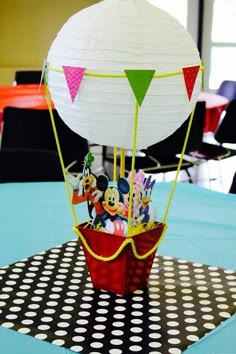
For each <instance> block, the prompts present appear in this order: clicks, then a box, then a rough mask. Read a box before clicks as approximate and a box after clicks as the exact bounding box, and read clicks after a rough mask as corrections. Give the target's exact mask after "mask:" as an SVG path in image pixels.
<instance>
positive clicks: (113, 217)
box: [102, 177, 129, 236]
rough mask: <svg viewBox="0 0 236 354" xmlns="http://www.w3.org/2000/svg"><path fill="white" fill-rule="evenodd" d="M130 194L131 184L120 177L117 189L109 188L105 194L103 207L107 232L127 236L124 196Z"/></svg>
mask: <svg viewBox="0 0 236 354" xmlns="http://www.w3.org/2000/svg"><path fill="white" fill-rule="evenodd" d="M128 193H129V182H128V181H127V179H126V178H124V177H120V178H119V179H118V181H117V187H115V186H109V187H108V188H107V189H106V190H105V191H104V193H103V197H102V206H103V208H104V210H105V211H106V213H105V214H104V215H103V216H102V221H103V223H104V224H105V228H104V229H105V231H106V232H109V233H111V234H116V235H120V236H126V235H127V228H128V227H127V218H126V217H124V216H123V214H124V195H126V194H128Z"/></svg>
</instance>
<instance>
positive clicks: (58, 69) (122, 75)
mask: <svg viewBox="0 0 236 354" xmlns="http://www.w3.org/2000/svg"><path fill="white" fill-rule="evenodd" d="M47 70H51V71H55V72H59V73H63V69H60V68H57V67H54V66H50V65H49V66H47ZM203 70H204V67H203V65H201V66H200V68H199V71H203ZM84 75H85V76H93V77H112V78H127V76H126V74H125V73H124V74H123V73H122V74H108V73H107V74H104V73H103V74H101V73H92V72H87V71H86V72H85V73H84ZM175 75H183V71H182V70H179V71H173V72H170V73H164V74H155V75H154V76H153V78H154V79H160V78H162V77H168V76H175Z"/></svg>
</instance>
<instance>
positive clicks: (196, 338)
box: [187, 334, 199, 342]
mask: <svg viewBox="0 0 236 354" xmlns="http://www.w3.org/2000/svg"><path fill="white" fill-rule="evenodd" d="M187 339H188V340H190V341H191V342H197V341H198V340H199V337H198V336H195V335H193V334H191V335H189V336H187Z"/></svg>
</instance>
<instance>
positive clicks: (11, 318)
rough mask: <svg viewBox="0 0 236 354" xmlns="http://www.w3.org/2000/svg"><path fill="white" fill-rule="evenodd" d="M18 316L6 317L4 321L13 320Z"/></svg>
mask: <svg viewBox="0 0 236 354" xmlns="http://www.w3.org/2000/svg"><path fill="white" fill-rule="evenodd" d="M17 317H18V316H17V315H7V316H6V319H7V320H15V319H16V318H17Z"/></svg>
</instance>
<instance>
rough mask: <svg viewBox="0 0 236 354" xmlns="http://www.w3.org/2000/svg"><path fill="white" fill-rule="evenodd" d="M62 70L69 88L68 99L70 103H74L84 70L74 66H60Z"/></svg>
mask: <svg viewBox="0 0 236 354" xmlns="http://www.w3.org/2000/svg"><path fill="white" fill-rule="evenodd" d="M62 68H63V70H64V74H65V78H66V82H67V85H68V88H69V92H70V97H71V99H72V102H74V100H75V97H76V95H77V92H78V90H79V87H80V84H81V81H82V79H83V76H84V72H85V70H86V68H79V67H75V66H62Z"/></svg>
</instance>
